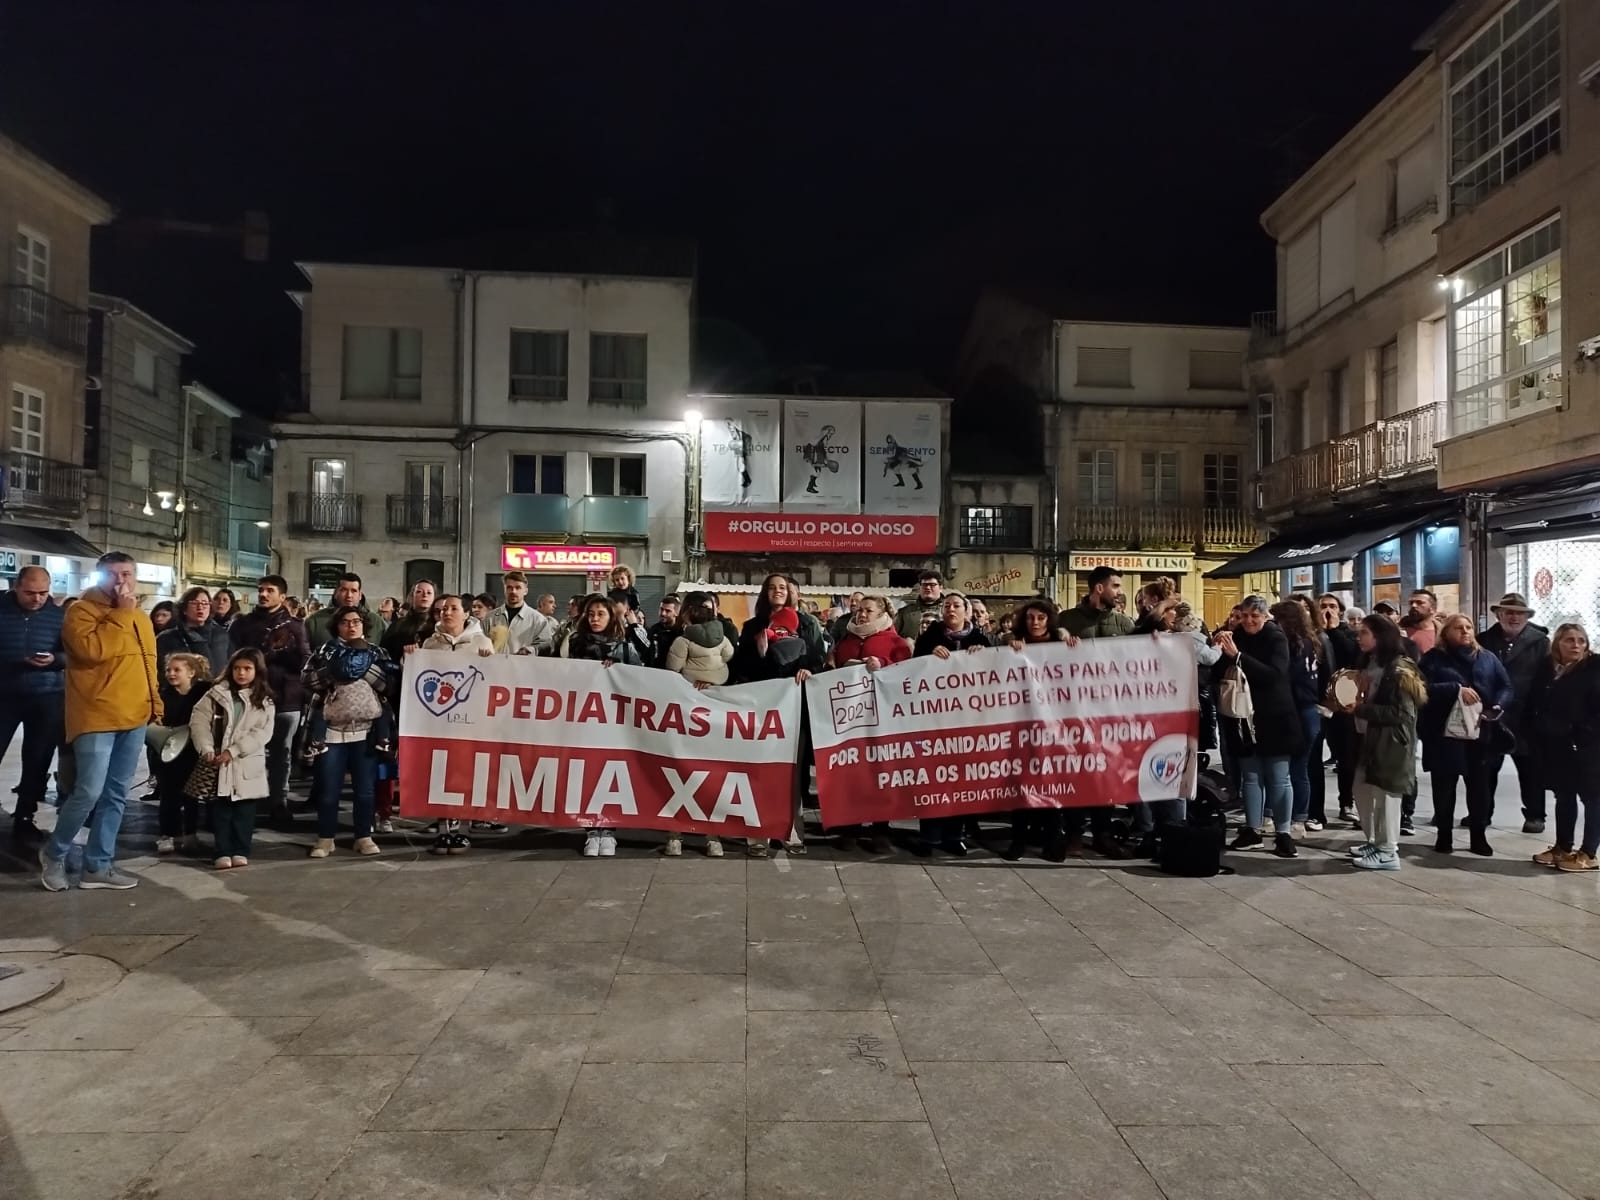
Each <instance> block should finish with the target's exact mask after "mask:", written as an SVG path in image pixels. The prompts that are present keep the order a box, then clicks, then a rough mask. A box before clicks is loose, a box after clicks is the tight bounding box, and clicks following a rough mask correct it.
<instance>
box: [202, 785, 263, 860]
mask: <svg viewBox="0 0 1600 1200" xmlns="http://www.w3.org/2000/svg"><path fill="white" fill-rule="evenodd" d="M210 808H211V834H212V836H213V837H215V838H216V839H217V857H218V858H221V857H223V856H224V855H227V856H228V857H230V858H231V857H232V856H234V855H236V854H237V855H238V856H240V857H241V858H249V857H250V839H251V838H252V837H254V836H255V832H256V802H255V801H254V800H231V801H230V800H222V799H216V798H213V799H212V801H211V804H210Z"/></svg>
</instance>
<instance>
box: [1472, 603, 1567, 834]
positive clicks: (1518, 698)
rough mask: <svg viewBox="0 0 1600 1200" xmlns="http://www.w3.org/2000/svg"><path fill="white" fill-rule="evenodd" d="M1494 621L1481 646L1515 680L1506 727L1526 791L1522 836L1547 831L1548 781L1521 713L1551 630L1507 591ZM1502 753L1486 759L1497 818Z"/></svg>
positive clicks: (1495, 610)
mask: <svg viewBox="0 0 1600 1200" xmlns="http://www.w3.org/2000/svg"><path fill="white" fill-rule="evenodd" d="M1489 611H1490V612H1492V613H1493V614H1494V616H1495V623H1494V624H1493V625H1491V626H1489V628H1487V629H1485V630H1484V631H1483V632H1482V633H1480V634H1479V635H1478V645H1480V646H1482V647H1483V648H1484V649H1485V650H1487V651H1489V653H1491V654H1493V655H1494V656H1495V657H1496V658H1498V659H1499V660H1500V661H1501V662H1502V663H1504V664H1505V668H1506V674H1507V675H1509V676H1511V692H1512V697H1513V699H1512V702H1511V705H1510V706H1509V707H1508V708H1507V709H1506V712H1505V717H1504V721H1505V726H1506V728H1507V729H1508V730H1510V731H1511V733H1512V734H1513V735H1514V736H1515V737H1516V749H1515V750H1513V751H1512V753H1511V761H1512V762H1513V763H1514V764H1516V768H1517V783H1518V784H1519V785H1521V791H1522V832H1523V833H1543V832H1544V818H1545V807H1544V781H1543V779H1542V778H1541V776H1540V771H1539V762H1538V758H1537V756H1536V755H1535V753H1534V749H1533V743H1532V740H1531V739H1530V738H1529V737H1528V736H1527V734H1526V732H1525V731H1524V730H1522V729H1521V728H1520V723H1521V719H1522V709H1523V706H1524V705H1525V704H1527V702H1528V693H1529V690H1530V689H1531V688H1532V686H1533V676H1534V673H1535V672H1536V671H1537V670H1538V669H1539V664H1540V663H1542V662H1543V661H1544V660H1545V659H1547V658H1549V657H1550V631H1549V630H1548V629H1546V628H1545V627H1544V626H1543V625H1535V624H1534V623H1533V621H1532V617H1533V611H1534V610H1533V609H1531V608H1529V607H1528V601H1527V600H1526V599H1525V598H1524V597H1523V596H1522V595H1520V594H1519V593H1517V592H1507V593H1506V594H1505V595H1504V596H1502V597H1500V603H1499V604H1492V605H1490V606H1489ZM1505 762H1506V758H1505V755H1504V754H1492V755H1490V756H1489V760H1488V764H1487V767H1488V771H1489V815H1490V816H1491V817H1492V816H1494V792H1495V784H1497V783H1498V782H1499V779H1500V768H1501V767H1503V766H1505Z"/></svg>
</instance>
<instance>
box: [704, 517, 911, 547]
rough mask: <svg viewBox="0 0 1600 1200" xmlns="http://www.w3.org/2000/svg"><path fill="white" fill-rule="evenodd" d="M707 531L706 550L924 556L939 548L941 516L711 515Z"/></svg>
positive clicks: (708, 518)
mask: <svg viewBox="0 0 1600 1200" xmlns="http://www.w3.org/2000/svg"><path fill="white" fill-rule="evenodd" d="M703 528H704V530H705V538H706V549H707V550H724V551H747V552H752V553H758V554H760V553H767V554H770V553H773V552H775V551H786V552H790V553H794V552H814V553H818V554H899V555H921V554H932V553H933V552H934V551H935V550H937V549H938V548H939V518H938V517H936V516H895V517H857V516H843V517H834V516H827V517H824V516H814V515H811V514H809V513H777V512H708V513H706V514H705V520H704V525H703Z"/></svg>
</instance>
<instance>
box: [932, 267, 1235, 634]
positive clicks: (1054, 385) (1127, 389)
mask: <svg viewBox="0 0 1600 1200" xmlns="http://www.w3.org/2000/svg"><path fill="white" fill-rule="evenodd" d="M1094 307H1095V306H1092V305H1089V304H1081V305H1080V304H1077V303H1075V302H1074V301H1072V300H1070V299H1068V300H1066V301H1064V302H1063V301H1057V300H1054V299H1052V298H1050V297H1045V296H1040V295H1037V294H1031V293H1024V292H1018V291H1009V290H999V289H990V290H989V291H986V292H985V293H984V295H983V296H982V298H981V299H980V300H979V303H978V306H977V309H976V310H975V312H974V314H973V317H972V320H971V323H970V324H969V326H968V330H967V334H966V337H965V339H964V342H963V347H962V352H961V361H960V365H959V370H958V374H959V376H960V377H961V379H962V380H963V388H964V389H966V388H970V387H972V386H975V385H976V384H977V381H978V380H980V379H985V378H986V379H989V380H991V381H993V380H995V379H996V378H997V377H1000V378H1003V379H1004V380H1005V381H1006V382H1007V383H1008V384H1009V385H1011V386H1014V387H1016V388H1017V389H1019V390H1020V392H1021V393H1022V394H1025V395H1028V396H1031V397H1034V398H1035V403H1036V405H1037V409H1036V419H1037V424H1036V425H1035V426H1033V427H1032V428H1031V429H1029V430H1028V431H1027V433H1026V434H1025V435H1023V436H1037V437H1038V440H1039V444H1040V445H1042V446H1044V447H1045V470H1046V471H1047V473H1048V477H1049V479H1048V486H1047V489H1046V490H1047V494H1048V496H1049V504H1048V506H1047V508H1048V511H1047V512H1046V513H1044V514H1043V516H1044V518H1045V519H1044V520H1043V522H1042V528H1041V535H1040V536H1041V540H1042V546H1041V564H1042V566H1043V568H1044V569H1043V570H1042V571H1041V575H1042V576H1043V578H1044V579H1045V580H1046V582H1047V584H1048V585H1049V590H1050V593H1051V594H1052V595H1053V596H1054V597H1055V598H1056V599H1057V600H1058V602H1061V603H1063V604H1071V603H1075V602H1076V601H1077V599H1078V597H1079V596H1080V595H1081V594H1082V591H1083V588H1084V584H1085V579H1086V577H1087V576H1088V574H1089V572H1091V571H1092V570H1094V569H1095V568H1096V567H1099V566H1102V565H1111V566H1115V567H1117V568H1119V569H1120V570H1121V571H1122V572H1123V585H1124V588H1125V590H1128V591H1132V590H1133V588H1134V587H1136V586H1138V585H1139V584H1141V583H1143V582H1144V581H1146V580H1148V579H1155V578H1159V577H1161V576H1168V577H1171V578H1173V579H1174V580H1176V581H1177V582H1178V584H1179V585H1180V587H1181V589H1182V590H1183V593H1184V595H1185V596H1188V597H1189V598H1191V600H1193V601H1194V602H1196V605H1197V607H1200V606H1203V608H1204V612H1205V614H1206V619H1207V620H1208V621H1211V622H1216V621H1218V620H1220V619H1222V618H1223V617H1225V616H1226V615H1227V611H1228V609H1229V608H1230V607H1232V605H1233V604H1235V603H1237V602H1238V600H1239V599H1240V598H1241V597H1242V596H1243V595H1244V594H1245V592H1246V591H1248V590H1251V589H1252V588H1254V587H1255V586H1258V585H1260V584H1261V583H1262V582H1263V580H1262V579H1260V578H1258V577H1256V576H1255V575H1254V574H1253V573H1252V572H1250V571H1245V572H1243V573H1238V574H1234V575H1232V576H1230V577H1227V578H1223V577H1221V576H1220V575H1218V574H1217V572H1219V571H1220V570H1221V569H1222V568H1223V567H1225V566H1226V565H1227V564H1229V563H1230V562H1232V561H1233V560H1234V559H1236V558H1237V557H1238V556H1240V555H1242V554H1244V553H1245V552H1246V551H1247V550H1250V549H1252V548H1253V547H1255V546H1256V545H1257V543H1258V542H1259V540H1260V539H1259V537H1258V536H1257V522H1256V518H1255V515H1254V512H1253V511H1252V508H1253V506H1252V505H1251V504H1250V503H1249V502H1248V496H1247V485H1248V480H1249V477H1250V473H1251V469H1252V463H1253V460H1254V455H1255V438H1256V432H1255V427H1254V423H1253V420H1252V417H1251V412H1250V402H1249V393H1248V392H1247V390H1246V387H1245V352H1246V346H1247V342H1248V338H1249V331H1248V330H1247V329H1245V328H1243V327H1238V328H1232V327H1223V326H1207V325H1185V324H1156V323H1151V322H1147V321H1138V320H1134V319H1131V318H1132V317H1133V314H1132V313H1129V314H1127V318H1124V317H1123V314H1122V313H1115V314H1110V313H1105V312H1104V311H1102V314H1101V315H1102V316H1115V317H1117V318H1119V319H1114V320H1106V319H1093V318H1092V317H1089V318H1086V317H1085V316H1084V315H1082V314H1083V313H1084V311H1085V310H1088V311H1089V312H1093V310H1094ZM1034 430H1037V434H1036V435H1035V433H1034Z"/></svg>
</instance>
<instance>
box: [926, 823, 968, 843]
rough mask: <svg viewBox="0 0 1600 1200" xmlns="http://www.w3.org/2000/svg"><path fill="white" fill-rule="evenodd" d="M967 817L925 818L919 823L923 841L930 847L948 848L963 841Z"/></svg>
mask: <svg viewBox="0 0 1600 1200" xmlns="http://www.w3.org/2000/svg"><path fill="white" fill-rule="evenodd" d="M966 823H967V819H966V818H965V817H923V818H922V820H920V821H918V822H917V828H918V830H919V831H920V832H921V834H922V840H923V841H924V842H926V843H927V844H928V845H930V846H948V845H951V844H952V843H955V842H959V841H960V840H961V830H962V829H963V827H964V826H965V825H966Z"/></svg>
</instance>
